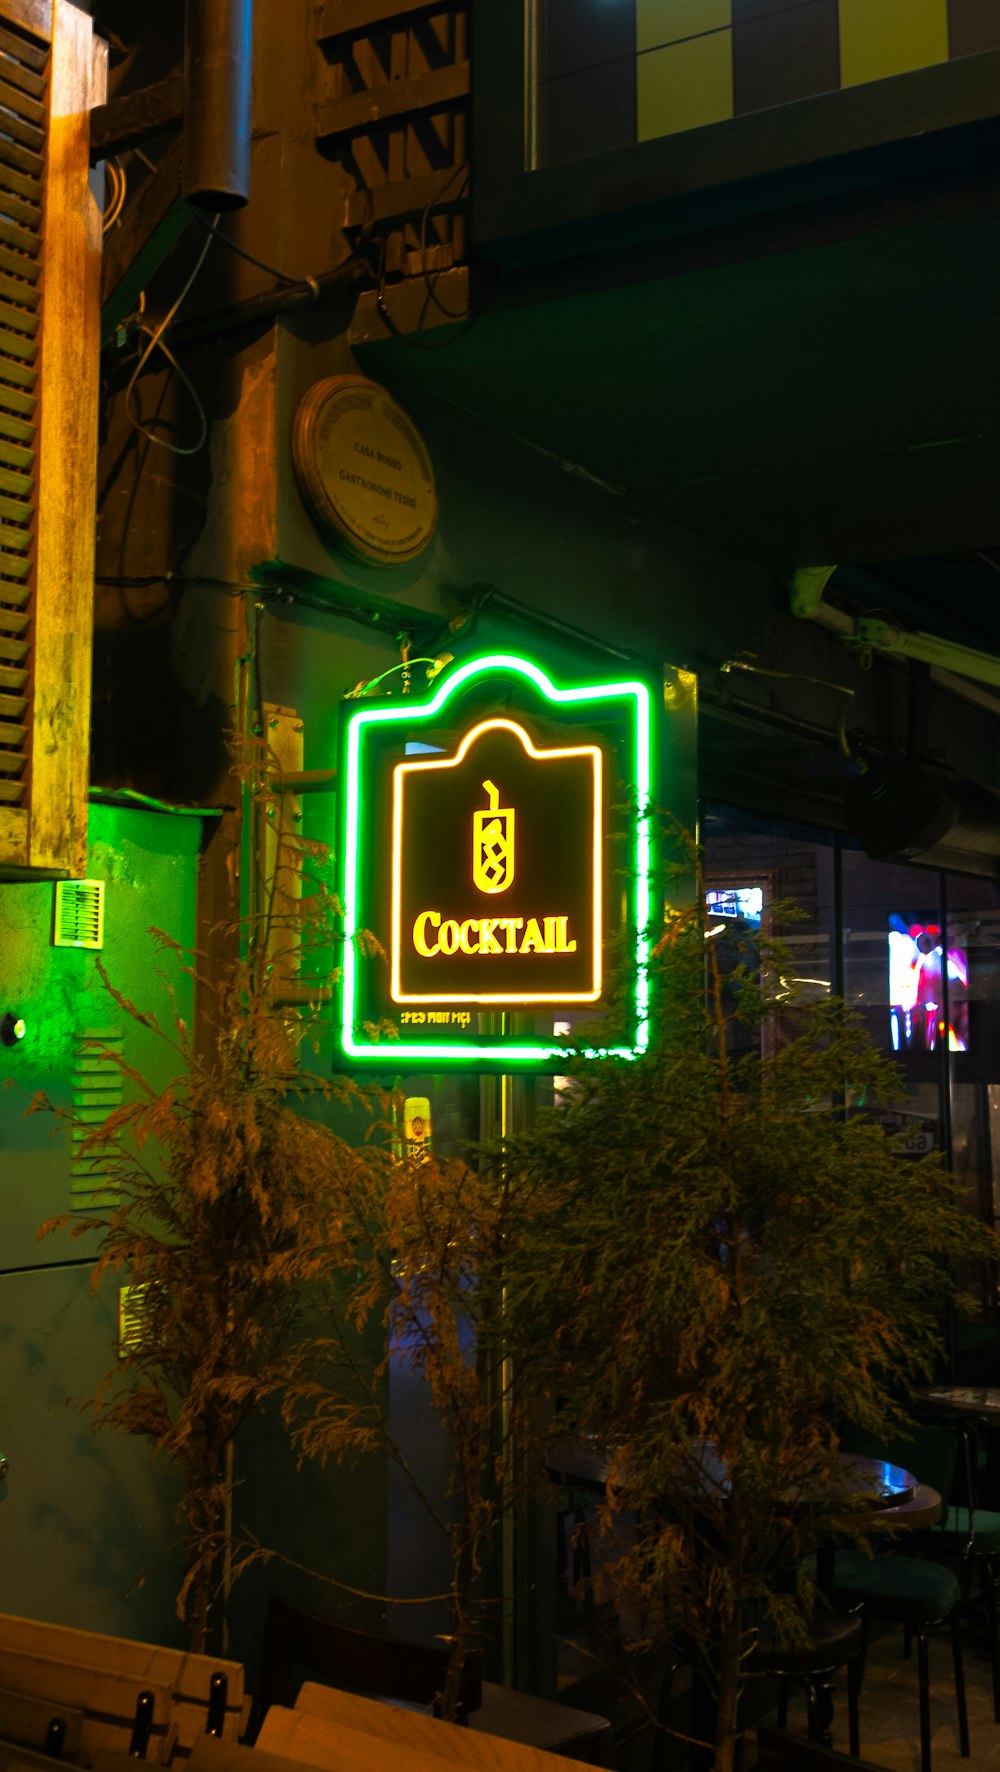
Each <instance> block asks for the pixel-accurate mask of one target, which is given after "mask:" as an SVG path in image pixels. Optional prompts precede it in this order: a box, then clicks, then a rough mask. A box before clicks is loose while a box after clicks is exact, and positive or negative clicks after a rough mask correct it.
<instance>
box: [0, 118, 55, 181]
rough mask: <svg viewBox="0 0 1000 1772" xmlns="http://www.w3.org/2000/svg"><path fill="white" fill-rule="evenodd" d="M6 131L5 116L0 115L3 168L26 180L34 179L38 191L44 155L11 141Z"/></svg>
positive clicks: (0, 157) (19, 142) (24, 144)
mask: <svg viewBox="0 0 1000 1772" xmlns="http://www.w3.org/2000/svg"><path fill="white" fill-rule="evenodd" d="M6 131H7V116H6V115H5V114H0V161H2V162H3V164H4V165H5V166H9V167H12V168H13V170H14V171H15V172H20V173H23V174H24V175H25V177H26V178H30V179H34V181H35V187H36V189H38V187H39V186H40V183H41V177H42V171H43V169H44V164H45V159H44V155H43V154H41V153H40V152H39V151H38V150H37V149H36V148H32V147H30V146H29V145H28V144H27V143H26V142H22V141H12V140H11V135H10V134H8V133H7V132H6ZM11 133H13V132H11ZM36 133H37V131H36Z"/></svg>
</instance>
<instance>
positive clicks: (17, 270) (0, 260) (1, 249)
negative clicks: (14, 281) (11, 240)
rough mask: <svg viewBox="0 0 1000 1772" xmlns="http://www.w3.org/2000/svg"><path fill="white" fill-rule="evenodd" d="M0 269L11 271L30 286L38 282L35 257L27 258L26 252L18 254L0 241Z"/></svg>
mask: <svg viewBox="0 0 1000 1772" xmlns="http://www.w3.org/2000/svg"><path fill="white" fill-rule="evenodd" d="M0 267H2V268H3V269H4V270H5V271H12V272H13V273H14V276H15V277H23V278H24V280H25V282H26V283H30V284H32V285H34V284H36V283H37V282H38V261H37V257H29V256H28V254H27V253H26V252H19V251H18V250H17V249H16V248H15V247H13V246H5V245H4V244H3V242H2V241H0Z"/></svg>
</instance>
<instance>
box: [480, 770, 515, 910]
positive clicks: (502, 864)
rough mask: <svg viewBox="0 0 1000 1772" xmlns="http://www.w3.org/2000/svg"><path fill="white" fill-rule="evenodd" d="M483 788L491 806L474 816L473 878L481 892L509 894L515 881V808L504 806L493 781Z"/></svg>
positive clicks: (485, 782) (485, 784)
mask: <svg viewBox="0 0 1000 1772" xmlns="http://www.w3.org/2000/svg"><path fill="white" fill-rule="evenodd" d="M483 787H484V788H485V789H486V792H487V794H488V796H489V802H490V803H489V805H488V806H484V807H481V808H480V810H479V811H478V812H476V813H474V815H473V828H472V878H473V881H474V883H475V885H476V886H477V887H478V888H479V890H480V892H506V890H507V888H508V886H510V885H512V883H513V880H514V808H513V806H501V804H500V790H499V788H498V787H496V786H495V784H494V783H493V782H492V781H484V782H483Z"/></svg>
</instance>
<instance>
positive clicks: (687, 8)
mask: <svg viewBox="0 0 1000 1772" xmlns="http://www.w3.org/2000/svg"><path fill="white" fill-rule="evenodd" d="M732 22H733V19H732V0H635V42H636V48H637V49H638V50H639V51H640V52H641V51H642V50H644V49H660V48H662V47H663V45H664V44H666V43H678V42H679V41H680V40H681V39H682V38H684V37H700V36H701V35H702V34H703V33H704V32H706V31H726V30H728V29H729V26H730V25H731V24H732Z"/></svg>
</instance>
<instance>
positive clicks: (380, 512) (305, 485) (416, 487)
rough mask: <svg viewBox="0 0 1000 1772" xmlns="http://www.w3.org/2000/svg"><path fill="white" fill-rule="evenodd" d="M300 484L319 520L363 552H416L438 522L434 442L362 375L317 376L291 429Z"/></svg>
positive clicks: (369, 555) (382, 555) (407, 555)
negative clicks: (322, 378)
mask: <svg viewBox="0 0 1000 1772" xmlns="http://www.w3.org/2000/svg"><path fill="white" fill-rule="evenodd" d="M292 458H293V460H294V462H295V471H296V474H297V475H298V480H299V485H300V486H301V488H302V491H303V494H304V496H305V498H306V501H307V502H308V504H309V506H310V507H311V509H312V512H313V515H314V517H315V518H316V520H317V522H318V523H319V524H320V526H321V527H322V528H323V529H325V530H327V531H328V532H329V533H330V534H332V535H333V536H334V538H335V539H336V540H338V541H340V542H341V543H343V544H344V545H345V546H346V547H348V548H349V549H350V550H351V552H352V553H353V554H356V555H358V556H360V558H361V559H362V560H374V561H376V562H377V563H378V564H379V565H383V566H388V565H392V564H394V563H396V562H398V561H403V560H412V559H413V558H414V556H415V555H416V554H419V553H420V552H421V550H422V549H423V548H425V547H426V546H427V543H428V542H429V541H430V539H431V536H432V535H433V534H434V530H435V527H436V525H437V516H438V501H437V488H436V487H435V484H434V469H433V468H432V466H431V459H430V456H429V454H428V452H427V445H426V444H425V442H424V440H423V438H422V437H421V435H420V433H419V431H418V430H417V429H416V426H415V425H414V424H413V423H412V421H411V420H410V419H409V418H407V416H406V413H405V412H404V411H403V410H402V408H401V407H400V406H397V405H396V402H395V400H393V399H392V397H391V395H390V394H388V393H387V392H386V390H385V388H381V387H379V385H378V383H377V382H374V381H368V380H367V378H366V377H365V376H363V375H333V376H330V377H329V378H328V379H327V380H325V381H318V382H316V383H314V385H313V386H312V387H311V388H310V389H309V391H308V393H307V394H305V395H304V396H303V398H302V400H301V401H300V403H299V407H298V410H297V412H296V414H295V423H294V427H293V430H292Z"/></svg>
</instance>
